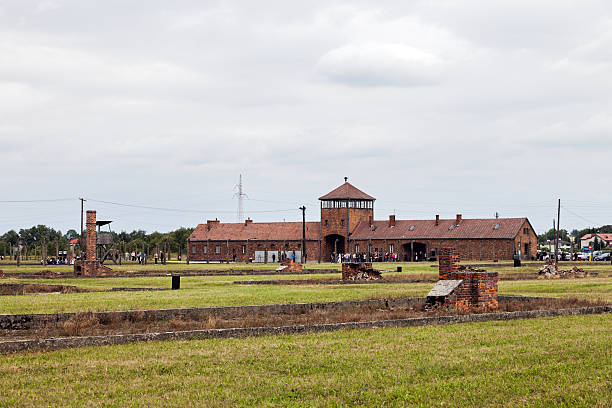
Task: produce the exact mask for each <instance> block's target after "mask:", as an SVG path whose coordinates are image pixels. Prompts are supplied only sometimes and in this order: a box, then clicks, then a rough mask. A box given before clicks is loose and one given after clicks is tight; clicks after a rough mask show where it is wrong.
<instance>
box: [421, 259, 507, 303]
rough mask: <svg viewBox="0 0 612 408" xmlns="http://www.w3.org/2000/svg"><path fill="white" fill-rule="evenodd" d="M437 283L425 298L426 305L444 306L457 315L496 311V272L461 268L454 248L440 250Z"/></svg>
mask: <svg viewBox="0 0 612 408" xmlns="http://www.w3.org/2000/svg"><path fill="white" fill-rule="evenodd" d="M439 267H440V280H439V281H438V282H437V283H436V285H435V286H434V288H433V289H432V290H431V292H430V293H429V295H427V302H428V303H429V304H435V303H438V304H440V303H441V304H443V305H444V306H446V307H448V308H450V309H452V310H455V311H457V312H469V311H472V310H480V311H491V310H495V309H497V308H498V300H497V280H498V274H497V272H487V271H485V270H479V269H472V268H470V267H467V268H465V267H464V268H462V267H460V265H459V253H458V251H457V249H456V248H441V249H440V256H439Z"/></svg>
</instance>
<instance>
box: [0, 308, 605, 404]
mask: <svg viewBox="0 0 612 408" xmlns="http://www.w3.org/2000/svg"><path fill="white" fill-rule="evenodd" d="M610 327H612V317H611V316H610V315H593V316H571V317H556V318H545V319H533V320H517V321H506V322H503V321H498V322H484V323H473V324H461V325H449V326H429V327H415V328H398V329H373V330H351V331H340V332H333V333H321V334H309V335H297V336H279V337H272V336H266V337H257V338H246V339H221V340H200V341H171V342H153V343H137V344H130V345H123V346H109V347H97V348H96V347H89V348H81V349H69V350H61V351H55V352H49V353H38V352H36V353H20V354H15V355H4V356H0V373H2V381H0V406H6V407H8V406H10V407H39V406H79V407H103V406H121V407H124V406H147V407H148V406H161V407H192V406H215V407H216V406H219V407H229V406H244V407H252V406H258V407H259V406H295V407H298V406H299V407H302V406H325V407H327V406H398V407H403V406H419V407H431V406H452V407H499V406H505V407H519V406H520V407H522V406H530V407H531V406H533V407H551V406H552V407H554V406H558V407H607V406H609V403H610V400H611V398H612V385H611V384H610V382H611V381H612V374H611V373H612V331H611V329H610Z"/></svg>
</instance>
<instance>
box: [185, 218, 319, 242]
mask: <svg viewBox="0 0 612 408" xmlns="http://www.w3.org/2000/svg"><path fill="white" fill-rule="evenodd" d="M320 234H321V223H320V222H307V223H306V239H307V240H317V239H319V238H320ZM189 239H190V240H191V241H206V240H211V241H225V240H231V241H246V240H247V239H249V240H253V241H254V240H256V241H267V240H269V241H283V240H286V241H298V240H301V239H302V223H301V222H250V223H244V222H241V223H213V224H199V225H198V226H197V227H196V229H195V230H194V231H193V233H192V234H191V235H190V237H189Z"/></svg>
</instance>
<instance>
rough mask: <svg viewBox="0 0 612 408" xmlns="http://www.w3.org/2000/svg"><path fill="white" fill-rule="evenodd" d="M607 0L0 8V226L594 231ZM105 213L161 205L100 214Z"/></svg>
mask: <svg viewBox="0 0 612 408" xmlns="http://www.w3.org/2000/svg"><path fill="white" fill-rule="evenodd" d="M611 11H612V3H611V2H610V1H589V0H580V1H563V0H550V1H537V0H529V1H522V0H508V1H505V0H504V1H494V2H491V1H485V0H482V1H472V0H461V1H459V0H455V1H431V0H430V1H408V0H400V1H382V0H378V1H331V0H325V1H287V0H284V1H281V0H277V1H265V0H259V1H202V0H199V1H195V0H194V1H161V0H159V1H158V0H146V1H145V0H141V1H129V0H105V1H89V0H49V1H28V0H14V1H9V0H0V174H1V176H0V183H1V187H0V201H9V200H41V199H70V200H69V201H54V202H33V203H7V202H0V234H1V233H3V232H5V231H7V230H9V229H11V228H15V229H18V228H24V227H30V226H32V225H36V224H47V225H50V226H53V227H54V228H57V229H61V230H62V231H66V230H67V229H69V228H74V229H78V228H79V220H80V202H79V201H78V200H77V198H78V197H86V198H89V199H90V200H89V201H88V202H87V203H86V208H88V209H96V210H98V218H103V219H113V220H115V223H114V224H113V226H114V229H115V230H118V231H120V230H132V229H144V230H147V231H153V230H158V231H168V230H172V229H175V228H177V227H179V226H195V225H196V224H198V223H200V222H204V221H205V220H206V219H207V218H215V217H218V218H219V219H221V220H222V221H230V222H233V221H235V220H236V208H237V200H236V199H235V198H233V195H234V190H233V187H234V186H235V185H236V184H237V182H238V177H239V174H242V175H243V178H244V189H245V192H246V193H247V194H248V199H245V202H244V207H245V213H246V216H250V217H251V218H252V219H254V220H255V221H263V220H266V221H282V220H283V219H285V220H287V221H289V220H300V219H301V213H300V211H299V210H297V207H298V206H300V205H306V207H307V218H308V219H309V220H316V219H318V217H319V210H318V208H319V207H318V206H319V204H318V201H317V198H318V197H319V196H321V195H323V194H325V193H327V192H328V191H330V190H331V189H333V188H335V187H337V186H338V185H340V184H341V183H342V182H343V177H344V176H348V177H349V181H350V182H351V183H353V184H354V185H355V186H357V187H358V188H360V189H362V190H364V191H365V192H367V193H369V194H371V195H373V196H374V197H376V198H377V201H376V205H375V211H376V214H375V216H376V218H378V219H384V218H386V217H387V216H388V215H389V214H391V213H393V212H395V213H396V214H397V216H398V218H401V219H423V218H433V217H434V216H435V214H440V215H441V216H442V217H445V218H450V217H454V216H455V214H456V213H462V214H463V216H464V217H467V218H474V217H492V216H493V215H494V214H495V212H498V213H499V214H500V216H502V217H528V218H529V219H530V220H531V222H532V224H533V225H534V227H535V229H536V231H537V232H539V233H541V232H544V231H545V230H547V229H548V228H550V227H551V226H552V219H553V217H555V216H556V205H557V199H558V198H560V199H561V200H562V205H563V208H562V215H561V217H562V218H561V226H562V227H564V228H568V229H573V228H582V227H586V226H593V225H594V226H597V225H601V224H612V211H611V209H612V188H611V185H612V183H611V182H610V177H611V175H612V161H611V154H612V109H611V101H612V98H611V96H610V95H611V94H612V92H611V91H612V13H611ZM93 200H99V201H109V202H116V203H122V204H136V205H142V206H147V207H161V208H167V209H179V210H181V211H163V210H154V209H144V208H134V207H125V206H118V205H112V204H107V203H101V202H97V201H93Z"/></svg>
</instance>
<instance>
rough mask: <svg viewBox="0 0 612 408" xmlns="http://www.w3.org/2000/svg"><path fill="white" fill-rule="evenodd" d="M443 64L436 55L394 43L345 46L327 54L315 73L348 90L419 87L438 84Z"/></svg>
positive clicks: (320, 61) (322, 58)
mask: <svg viewBox="0 0 612 408" xmlns="http://www.w3.org/2000/svg"><path fill="white" fill-rule="evenodd" d="M442 68H443V62H442V60H441V59H440V58H438V57H437V56H436V55H433V54H431V53H428V52H426V51H423V50H419V49H417V48H414V47H410V46H407V45H404V44H397V43H395V44H394V43H375V42H368V43H363V44H348V45H345V46H342V47H339V48H336V49H333V50H331V51H329V52H327V53H326V54H325V55H323V56H322V57H321V59H320V60H319V62H318V64H317V71H318V72H319V73H320V74H321V75H324V76H325V77H327V78H329V79H330V80H331V81H334V82H339V83H342V84H346V85H352V86H422V85H432V84H435V83H437V82H438V81H439V80H440V76H441V71H442Z"/></svg>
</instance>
